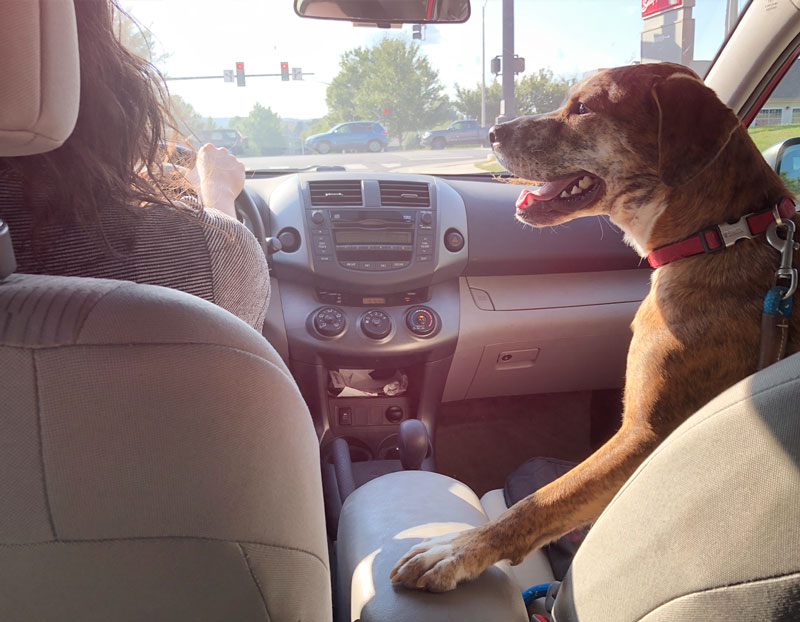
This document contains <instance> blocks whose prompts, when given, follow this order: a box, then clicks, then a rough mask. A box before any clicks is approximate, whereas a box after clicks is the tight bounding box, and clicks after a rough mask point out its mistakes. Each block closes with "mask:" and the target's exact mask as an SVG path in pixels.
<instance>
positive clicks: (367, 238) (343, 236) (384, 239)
mask: <svg viewBox="0 0 800 622" xmlns="http://www.w3.org/2000/svg"><path fill="white" fill-rule="evenodd" d="M333 235H334V239H335V241H336V244H411V243H412V241H413V236H414V232H413V231H361V230H353V229H350V230H345V231H334V232H333Z"/></svg>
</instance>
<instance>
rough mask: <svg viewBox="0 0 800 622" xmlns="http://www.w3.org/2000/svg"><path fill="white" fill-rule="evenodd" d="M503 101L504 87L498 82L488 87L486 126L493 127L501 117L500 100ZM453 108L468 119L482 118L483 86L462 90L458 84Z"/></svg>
mask: <svg viewBox="0 0 800 622" xmlns="http://www.w3.org/2000/svg"><path fill="white" fill-rule="evenodd" d="M501 99H503V87H502V85H501V84H500V82H499V81H498V80H494V81H492V83H491V84H489V85H488V86H487V87H486V124H487V125H492V124H493V123H494V120H495V119H496V118H497V117H498V116H499V115H500V100H501ZM453 107H454V108H455V109H456V111H457V112H458V114H460V115H461V116H462V117H466V118H467V119H478V120H480V118H481V85H480V84H478V86H476V87H475V88H474V89H468V88H461V87H460V86H458V84H456V98H455V100H454V101H453Z"/></svg>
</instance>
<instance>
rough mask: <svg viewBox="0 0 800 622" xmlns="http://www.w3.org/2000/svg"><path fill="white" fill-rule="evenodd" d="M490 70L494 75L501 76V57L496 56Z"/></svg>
mask: <svg viewBox="0 0 800 622" xmlns="http://www.w3.org/2000/svg"><path fill="white" fill-rule="evenodd" d="M490 68H491V70H492V73H493V74H494V75H497V74H499V73H500V57H499V56H495V57H494V58H493V59H492V60H491V64H490Z"/></svg>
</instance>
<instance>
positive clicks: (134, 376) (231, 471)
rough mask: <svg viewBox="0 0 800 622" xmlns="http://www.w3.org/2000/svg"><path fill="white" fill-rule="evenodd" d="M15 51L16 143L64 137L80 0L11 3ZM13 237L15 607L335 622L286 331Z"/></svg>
mask: <svg viewBox="0 0 800 622" xmlns="http://www.w3.org/2000/svg"><path fill="white" fill-rule="evenodd" d="M0 59H2V60H1V61H0V62H1V63H2V65H1V68H0V72H1V75H2V78H3V79H2V81H0V84H2V87H0V156H18V155H29V154H33V153H38V152H43V151H47V150H49V149H53V148H56V147H57V146H58V145H59V144H61V143H62V142H63V141H64V140H65V139H66V138H67V136H68V135H69V133H70V131H71V130H72V128H73V126H74V123H75V118H76V114H77V109H78V47H77V31H76V27H75V14H74V7H73V5H72V3H71V2H64V1H59V2H54V1H52V0H25V1H24V2H20V1H15V2H3V3H0ZM0 229H2V227H0ZM10 234H11V235H12V236H13V235H14V232H13V231H11V232H10ZM3 242H5V246H4V250H3V251H0V395H2V402H0V403H2V408H0V497H1V498H2V499H3V504H2V508H1V509H0V576H1V577H2V580H0V619H2V620H4V621H9V622H10V621H15V620H86V621H89V620H98V621H100V620H103V621H105V620H118V621H124V620H131V621H133V620H194V621H200V620H264V619H269V620H272V621H277V620H292V621H296V620H309V621H314V622H316V621H318V620H323V621H324V620H330V619H331V616H332V612H331V589H330V571H329V562H328V550H327V541H326V535H325V525H324V513H323V503H322V487H321V480H320V467H319V448H318V441H317V436H316V433H315V430H314V426H313V424H312V421H311V417H310V415H309V412H308V409H307V407H306V406H305V403H304V401H303V399H302V397H301V395H300V392H299V390H298V388H297V386H296V384H295V383H294V381H293V379H292V377H291V374H290V373H289V371H288V369H287V368H286V366H285V364H284V363H283V361H282V360H281V358H280V357H279V356H278V354H277V353H276V352H275V350H274V349H273V348H272V347H271V346H270V345H269V343H267V341H265V340H264V339H263V338H262V337H261V335H259V334H258V333H257V332H256V331H254V330H253V329H252V328H250V327H249V326H247V325H246V324H245V323H244V322H242V321H241V320H239V319H237V318H236V317H234V316H233V315H231V314H230V313H228V312H226V311H224V310H222V309H220V308H219V307H217V306H215V305H213V304H211V303H209V302H206V301H203V300H200V299H198V298H195V297H193V296H190V295H188V294H184V293H182V292H178V291H174V290H169V289H165V288H161V287H156V286H150V285H138V284H135V283H131V282H126V281H112V280H105V279H90V278H77V277H58V276H46V275H37V276H32V275H24V274H13V273H12V272H13V269H14V266H13V253H10V252H9V250H10V244H9V243H8V236H7V235H0V244H2V243H3Z"/></svg>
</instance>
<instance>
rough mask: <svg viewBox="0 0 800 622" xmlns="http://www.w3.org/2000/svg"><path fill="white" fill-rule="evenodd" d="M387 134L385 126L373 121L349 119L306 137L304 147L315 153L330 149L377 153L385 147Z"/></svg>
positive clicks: (387, 140)
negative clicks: (346, 121) (323, 131)
mask: <svg viewBox="0 0 800 622" xmlns="http://www.w3.org/2000/svg"><path fill="white" fill-rule="evenodd" d="M387 142H389V134H388V132H387V131H386V128H385V127H383V126H382V125H381V124H380V123H377V122H375V121H350V122H348V123H340V124H339V125H337V126H335V127H333V128H332V129H330V130H328V131H327V132H325V133H324V134H314V135H312V136H309V137H308V138H306V148H307V149H309V150H313V151H316V152H317V153H328V152H329V151H331V150H332V149H334V150H337V151H340V150H342V149H365V150H367V151H372V152H373V153H378V152H379V151H383V150H384V149H386V143H387Z"/></svg>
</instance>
